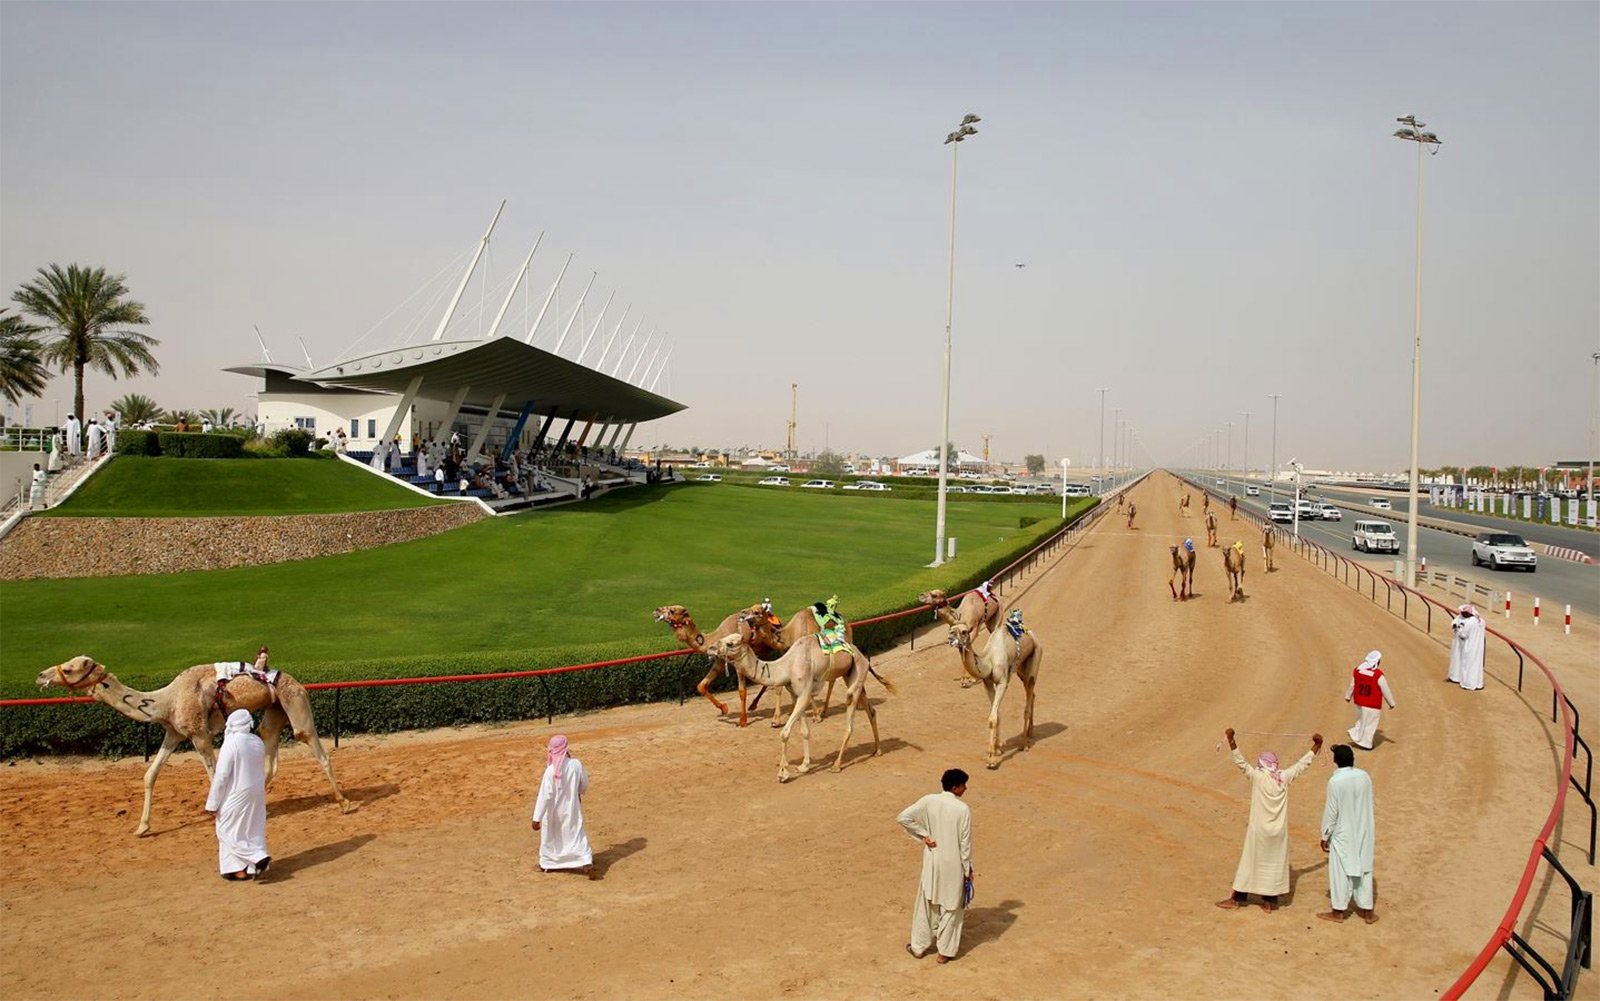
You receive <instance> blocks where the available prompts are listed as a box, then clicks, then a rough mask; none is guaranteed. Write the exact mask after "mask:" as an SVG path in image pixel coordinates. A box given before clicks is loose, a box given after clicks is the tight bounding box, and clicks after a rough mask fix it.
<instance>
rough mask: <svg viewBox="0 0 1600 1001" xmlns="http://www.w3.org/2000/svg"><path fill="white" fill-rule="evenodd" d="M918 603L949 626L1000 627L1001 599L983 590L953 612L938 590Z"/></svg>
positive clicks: (968, 682) (966, 678) (965, 683)
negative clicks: (962, 624) (925, 606)
mask: <svg viewBox="0 0 1600 1001" xmlns="http://www.w3.org/2000/svg"><path fill="white" fill-rule="evenodd" d="M1117 501H1118V503H1121V501H1122V495H1120V494H1118V495H1117ZM917 603H918V604H920V605H927V606H928V607H930V608H932V609H933V614H934V616H935V617H937V618H939V619H942V620H943V621H944V624H945V625H947V626H953V625H955V624H956V623H957V622H965V623H966V624H967V628H969V629H973V630H976V629H977V628H978V627H979V626H985V627H987V628H988V629H989V631H990V632H993V631H994V630H995V629H996V628H997V627H998V626H999V625H1000V599H999V598H996V597H995V596H994V595H992V594H988V593H986V592H985V591H984V590H983V589H978V590H973V591H968V592H967V593H966V594H965V595H963V596H962V598H961V604H960V605H957V606H956V607H955V609H954V610H953V611H952V610H951V607H950V599H949V598H948V597H947V596H946V595H945V593H944V592H943V591H941V590H940V589H938V588H934V589H933V590H931V591H924V592H922V593H921V594H919V595H917ZM957 680H959V681H960V682H961V687H962V688H971V687H972V686H973V685H974V684H976V683H977V682H976V679H975V678H973V677H972V675H970V674H968V673H967V672H966V671H964V670H963V671H962V672H961V677H960V678H959V679H957Z"/></svg>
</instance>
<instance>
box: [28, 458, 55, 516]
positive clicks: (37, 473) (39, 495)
mask: <svg viewBox="0 0 1600 1001" xmlns="http://www.w3.org/2000/svg"><path fill="white" fill-rule="evenodd" d="M49 478H50V474H49V473H46V472H45V471H44V470H43V469H40V468H39V464H38V463H37V462H35V463H34V464H33V473H32V479H31V481H30V482H29V484H28V510H29V511H32V510H33V509H34V508H36V507H37V508H43V507H44V506H45V505H44V485H45V483H46V482H48V480H49Z"/></svg>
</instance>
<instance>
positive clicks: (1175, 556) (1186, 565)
mask: <svg viewBox="0 0 1600 1001" xmlns="http://www.w3.org/2000/svg"><path fill="white" fill-rule="evenodd" d="M1184 541H1185V542H1187V541H1188V540H1187V539H1185V540H1184ZM1167 548H1168V549H1169V550H1171V552H1172V575H1171V576H1170V577H1168V578H1167V590H1169V591H1171V592H1172V600H1173V601H1178V600H1180V599H1181V600H1183V601H1188V600H1189V599H1190V598H1192V597H1194V557H1195V552H1194V550H1193V549H1192V548H1189V547H1179V546H1168V547H1167ZM1179 576H1181V577H1182V578H1183V586H1182V587H1179V588H1175V587H1173V586H1172V581H1173V578H1174V577H1179Z"/></svg>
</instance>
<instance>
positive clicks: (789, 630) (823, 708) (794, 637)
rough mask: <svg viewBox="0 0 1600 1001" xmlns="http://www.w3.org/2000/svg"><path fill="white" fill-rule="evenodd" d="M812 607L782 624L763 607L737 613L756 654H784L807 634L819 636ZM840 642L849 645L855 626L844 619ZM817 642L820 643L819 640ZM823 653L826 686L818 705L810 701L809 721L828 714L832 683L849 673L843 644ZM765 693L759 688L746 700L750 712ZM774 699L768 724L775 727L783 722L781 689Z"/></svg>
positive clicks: (819, 631) (848, 660) (846, 654)
mask: <svg viewBox="0 0 1600 1001" xmlns="http://www.w3.org/2000/svg"><path fill="white" fill-rule="evenodd" d="M812 607H813V606H809V605H808V606H807V607H805V608H802V609H800V610H799V611H798V612H795V613H794V614H793V615H791V616H790V617H789V621H788V622H786V623H785V622H781V621H780V620H779V619H778V617H777V616H775V615H773V614H772V613H771V612H770V611H767V610H766V609H765V608H764V607H763V608H760V609H746V610H745V611H743V612H740V613H739V616H740V618H741V619H743V620H744V624H745V627H746V630H747V632H748V634H749V637H750V639H749V642H750V645H751V647H753V648H754V649H755V650H757V651H759V653H758V654H757V655H758V656H759V655H760V653H766V654H767V655H768V656H771V657H776V656H779V655H781V654H785V653H788V652H789V650H790V649H791V648H792V647H793V646H794V645H795V644H796V643H799V642H800V641H801V640H803V639H805V638H806V637H807V636H818V637H820V636H821V633H822V624H821V623H820V622H818V621H817V617H816V616H815V615H813V614H811V610H812ZM840 621H841V622H842V621H843V619H841V620H840ZM844 641H845V644H846V645H849V646H852V647H853V645H854V644H855V641H856V631H855V627H854V626H852V625H850V623H848V622H845V623H844ZM818 642H819V643H820V642H821V640H820V639H819V640H818ZM763 647H765V649H763ZM825 652H826V653H827V654H828V667H827V670H826V671H824V672H823V674H822V677H823V678H826V679H827V682H828V687H827V690H826V691H825V692H824V694H823V696H822V704H821V705H820V706H819V705H817V704H816V703H815V700H813V702H812V706H811V709H810V713H811V719H812V722H821V721H822V718H823V717H824V716H826V715H827V714H828V704H829V703H830V702H832V700H833V683H834V682H835V681H838V680H839V679H840V678H842V677H844V675H845V674H846V673H848V672H849V670H850V665H851V663H852V660H851V657H850V655H849V654H848V653H847V652H846V650H845V648H844V647H834V648H833V649H832V650H826V651H825ZM765 694H766V689H762V690H761V691H760V692H757V693H756V697H755V698H754V699H751V700H750V711H751V712H755V710H756V706H757V705H758V704H759V703H760V702H761V696H762V695H765ZM775 701H777V702H778V703H779V704H778V705H774V706H773V707H772V725H773V726H775V727H778V726H782V725H783V722H782V719H781V717H782V705H781V703H782V701H783V692H782V689H779V693H778V698H777V699H776V700H775Z"/></svg>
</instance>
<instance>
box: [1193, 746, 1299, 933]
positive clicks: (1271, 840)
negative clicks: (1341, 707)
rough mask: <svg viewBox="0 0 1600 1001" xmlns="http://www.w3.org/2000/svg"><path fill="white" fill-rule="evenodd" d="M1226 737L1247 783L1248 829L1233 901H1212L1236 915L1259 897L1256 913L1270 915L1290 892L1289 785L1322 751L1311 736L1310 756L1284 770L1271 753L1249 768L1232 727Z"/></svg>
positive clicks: (1264, 754) (1276, 757) (1227, 899)
mask: <svg viewBox="0 0 1600 1001" xmlns="http://www.w3.org/2000/svg"><path fill="white" fill-rule="evenodd" d="M1226 736H1227V738H1228V747H1229V748H1230V749H1231V750H1232V752H1233V763H1234V764H1235V765H1238V766H1239V770H1240V771H1241V772H1244V777H1245V778H1246V779H1249V780H1250V826H1249V827H1248V828H1246V829H1245V832H1244V849H1243V850H1242V851H1241V852H1240V853H1239V867H1238V869H1236V870H1234V874H1233V895H1232V896H1230V897H1227V898H1226V899H1223V900H1219V901H1217V906H1218V907H1220V908H1222V909H1223V910H1225V911H1232V910H1237V909H1238V908H1240V907H1243V906H1244V905H1245V904H1247V903H1249V901H1250V894H1252V893H1254V894H1258V895H1259V896H1260V897H1261V909H1262V910H1263V911H1266V912H1267V913H1269V914H1270V913H1272V912H1273V911H1275V910H1277V909H1278V897H1279V896H1280V895H1282V894H1285V893H1288V892H1289V783H1291V782H1293V781H1294V780H1295V779H1297V778H1299V777H1300V773H1302V772H1304V771H1305V770H1306V769H1307V768H1310V767H1311V759H1312V758H1313V757H1314V756H1315V755H1316V753H1317V752H1318V751H1319V750H1321V749H1322V734H1320V733H1314V734H1312V735H1311V750H1309V751H1307V752H1306V753H1305V754H1304V755H1302V756H1301V758H1300V760H1299V761H1296V762H1295V763H1294V764H1292V765H1290V766H1289V767H1288V768H1283V769H1280V768H1279V767H1278V756H1277V755H1276V754H1274V753H1273V752H1271V751H1262V752H1261V753H1260V754H1259V755H1258V756H1257V757H1256V764H1255V765H1254V766H1252V765H1250V764H1249V763H1248V762H1246V761H1245V760H1244V755H1242V754H1240V753H1239V745H1238V744H1237V743H1235V742H1234V739H1233V728H1232V727H1229V728H1228V730H1227V731H1226Z"/></svg>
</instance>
